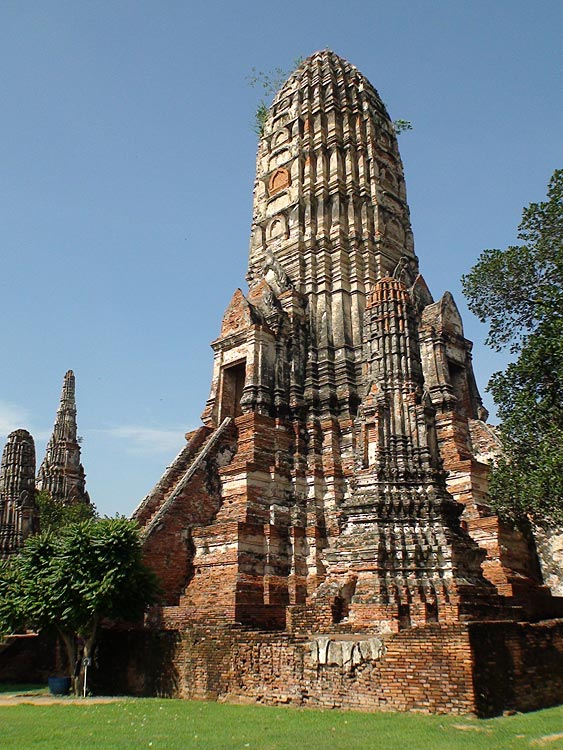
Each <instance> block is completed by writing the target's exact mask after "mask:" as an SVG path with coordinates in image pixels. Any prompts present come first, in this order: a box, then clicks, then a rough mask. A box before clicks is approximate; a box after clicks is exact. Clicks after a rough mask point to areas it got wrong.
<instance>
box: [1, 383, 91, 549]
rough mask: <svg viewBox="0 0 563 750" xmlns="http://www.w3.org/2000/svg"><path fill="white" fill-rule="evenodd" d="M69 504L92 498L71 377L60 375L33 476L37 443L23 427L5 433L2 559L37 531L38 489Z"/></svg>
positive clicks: (2, 481) (2, 493)
mask: <svg viewBox="0 0 563 750" xmlns="http://www.w3.org/2000/svg"><path fill="white" fill-rule="evenodd" d="M38 492H46V493H47V494H48V495H49V496H50V497H51V498H52V499H53V500H56V501H57V502H60V503H63V504H65V505H71V504H75V503H88V504H89V503H90V497H89V495H88V493H87V491H86V475H85V473H84V467H83V466H82V463H81V460H80V445H79V442H78V437H77V427H76V398H75V378H74V373H73V372H72V370H69V371H68V372H67V373H66V374H65V376H64V382H63V389H62V393H61V400H60V405H59V409H58V411H57V416H56V419H55V425H54V428H53V434H52V435H51V437H50V439H49V442H48V444H47V451H46V454H45V458H44V459H43V462H42V464H41V466H40V468H39V472H38V474H37V478H36V476H35V445H34V441H33V437H32V436H31V435H30V433H29V432H28V431H27V430H23V429H20V430H15V431H14V432H12V433H11V434H10V435H8V441H7V443H6V445H5V447H4V452H3V454H2V464H1V466H0V559H6V558H8V557H9V556H10V555H12V554H14V553H15V552H17V551H18V550H19V549H20V548H21V546H22V544H23V542H24V541H25V539H26V538H27V537H28V536H29V535H30V534H32V533H35V532H37V531H39V526H40V524H39V518H38V511H37V504H36V501H35V500H36V494H37V493H38Z"/></svg>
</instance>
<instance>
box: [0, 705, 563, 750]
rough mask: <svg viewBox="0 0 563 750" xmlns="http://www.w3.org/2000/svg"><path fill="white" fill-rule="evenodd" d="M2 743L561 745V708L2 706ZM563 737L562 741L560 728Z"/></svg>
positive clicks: (448, 749)
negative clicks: (493, 711)
mask: <svg viewBox="0 0 563 750" xmlns="http://www.w3.org/2000/svg"><path fill="white" fill-rule="evenodd" d="M0 727H1V730H0V747H1V748H2V750H31V749H32V748H48V750H63V749H64V750H68V748H73V750H98V748H99V749H100V750H101V749H102V748H103V749H104V750H132V749H133V748H135V750H141V749H143V748H147V749H149V748H150V750H180V749H181V750H190V749H191V748H197V749H198V750H238V749H239V748H240V750H246V748H250V750H252V749H253V748H254V750H317V749H318V750H321V748H322V750H356V749H358V750H359V749H360V748H361V749H362V750H371V749H376V748H381V749H382V750H422V749H423V748H424V750H442V749H443V750H465V749H466V748H467V749H470V750H473V749H474V748H483V750H485V749H486V750H511V749H512V748H515V749H517V750H523V749H524V748H546V749H547V750H563V707H558V708H551V709H547V710H544V711H537V712H535V713H530V714H520V715H516V716H507V717H501V718H498V719H490V720H486V721H480V720H478V719H472V718H467V717H454V716H423V715H419V714H386V713H375V714H365V713H352V712H344V711H319V710H313V709H305V710H300V709H294V708H271V707H266V706H255V705H251V706H233V705H225V704H217V703H198V702H190V701H179V700H160V699H125V700H123V701H120V702H118V703H109V704H94V703H89V702H88V699H86V700H85V701H84V702H83V703H79V704H70V703H69V704H66V705H65V704H63V705H58V704H55V705H41V706H34V705H17V706H1V707H0ZM558 734H559V735H560V736H559V738H557V736H556V735H558Z"/></svg>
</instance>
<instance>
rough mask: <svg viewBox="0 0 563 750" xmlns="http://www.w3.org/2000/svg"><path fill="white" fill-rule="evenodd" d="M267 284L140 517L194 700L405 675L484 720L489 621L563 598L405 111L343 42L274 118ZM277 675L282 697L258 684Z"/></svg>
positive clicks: (264, 234)
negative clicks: (411, 657) (482, 381)
mask: <svg viewBox="0 0 563 750" xmlns="http://www.w3.org/2000/svg"><path fill="white" fill-rule="evenodd" d="M247 280H248V292H247V293H246V294H245V293H243V291H241V290H240V289H238V290H236V291H235V293H234V295H233V297H232V299H231V302H230V304H229V305H228V307H227V310H226V312H225V315H224V318H223V323H222V326H221V331H220V333H219V336H218V338H217V339H216V340H215V341H213V342H212V348H213V352H214V363H213V376H212V383H211V390H210V394H209V398H208V400H207V403H206V405H205V409H204V412H203V415H202V420H203V425H202V426H201V427H199V428H198V429H196V430H194V431H193V432H192V433H189V434H188V435H187V436H186V438H187V444H186V445H185V446H184V447H183V448H182V450H181V451H180V453H179V454H178V456H177V458H176V459H175V460H174V461H173V462H172V464H171V465H170V466H169V467H168V469H167V470H166V472H165V474H164V475H163V477H162V479H161V480H160V481H159V482H158V483H157V485H156V486H155V488H154V489H153V490H152V491H151V492H150V493H149V494H148V495H147V496H146V498H145V499H144V500H143V501H142V502H141V504H140V505H139V507H138V508H137V510H136V511H135V514H134V517H135V518H136V519H137V520H138V521H139V523H140V525H141V526H142V528H143V534H144V553H145V558H146V560H147V562H148V563H149V564H150V565H151V566H152V567H153V568H154V569H155V570H156V571H157V572H158V574H159V575H160V576H161V579H162V581H163V588H164V596H165V603H164V606H162V607H160V608H157V609H155V610H154V611H153V612H152V614H151V618H150V624H151V626H152V627H154V628H162V629H165V630H178V631H180V632H181V633H182V637H183V638H184V639H185V640H184V646H183V647H182V649H183V650H182V649H180V650H179V651H178V654H180V653H181V654H183V655H181V656H177V658H178V659H189V660H190V662H189V668H188V666H187V665H186V663H184V662H182V663H181V669H182V670H183V673H188V672H190V669H192V668H193V670H194V675H196V676H195V677H194V685H195V684H196V683H197V687H194V688H193V689H191V688H189V687H186V686H184V690H183V694H187V695H198V696H201V690H202V688H201V686H202V685H203V684H205V685H211V684H212V685H216V686H222V687H221V688H220V689H219V688H218V690H219V692H221V690H224V691H226V692H227V693H229V694H233V695H235V694H240V691H241V690H242V692H244V691H245V690H248V691H249V693H248V694H249V695H252V696H254V697H257V698H258V697H260V696H262V697H260V699H265V700H268V699H270V700H272V701H274V700H277V699H279V700H281V697H280V696H279V695H278V692H279V690H280V683H281V682H283V683H284V685H285V684H287V690H288V692H290V693H291V694H292V695H294V696H296V701H297V702H300V701H302V702H305V701H306V700H307V696H309V697H311V696H313V695H317V696H322V695H323V686H324V687H326V689H327V690H328V693H326V700H327V701H333V705H348V706H354V705H361V707H363V708H365V707H369V706H372V707H384V706H385V701H386V698H385V696H386V695H390V694H391V693H390V692H389V687H390V684H391V682H392V681H393V679H394V677H393V675H395V678H396V679H397V680H398V682H397V685H399V684H400V687H397V685H395V686H394V687H393V690H394V691H395V692H394V693H393V694H394V695H395V698H394V702H389V703H388V705H389V706H391V705H392V706H394V707H417V708H425V707H426V708H431V710H439V709H440V701H442V702H443V704H444V705H445V704H446V702H447V700H448V698H447V695H448V694H450V695H456V696H457V697H456V698H455V699H452V700H455V701H456V703H455V708H456V710H470V709H471V707H472V706H474V705H476V701H477V697H476V695H475V693H473V692H472V690H473V688H472V684H473V682H472V679H473V670H474V667H475V664H474V662H473V661H472V660H473V659H474V658H477V657H474V654H476V653H477V652H479V653H483V654H484V653H485V650H481V651H479V650H478V649H474V648H473V647H472V645H471V637H470V634H471V632H473V631H471V629H470V628H469V623H475V622H491V621H492V620H495V621H502V622H504V623H506V628H505V629H504V630H502V633H503V634H504V633H509V632H511V631H510V627H509V625H508V624H509V623H512V622H514V621H515V620H518V619H524V618H525V617H534V618H535V619H540V618H541V617H542V616H544V615H546V614H549V615H550V616H554V615H555V614H557V613H560V614H561V613H563V607H562V606H561V602H558V601H557V600H555V598H552V597H550V596H549V592H548V591H547V590H546V589H545V587H543V586H542V584H541V579H540V577H539V575H538V569H537V566H536V565H535V564H534V561H533V549H532V546H531V545H530V544H529V540H526V539H524V538H523V537H518V538H517V536H518V535H517V534H516V532H513V531H511V530H510V529H508V528H506V527H504V526H503V525H502V524H500V522H498V519H496V517H495V516H494V514H493V512H492V510H491V508H490V506H489V504H488V495H487V474H488V468H487V465H486V464H485V463H484V462H483V461H481V460H480V456H481V455H482V454H483V453H484V452H486V450H487V446H488V445H489V443H492V442H494V435H493V433H492V432H491V430H490V428H488V427H487V425H486V424H485V422H484V420H485V419H486V418H487V414H486V411H485V409H484V408H483V405H482V401H481V397H480V395H479V391H478V388H477V384H476V382H475V377H474V374H473V368H472V360H471V342H469V341H467V339H465V337H464V333H463V325H462V322H461V318H460V316H459V312H458V310H457V308H456V305H455V302H454V300H453V298H452V296H451V294H449V293H448V292H446V293H445V294H444V295H443V297H442V298H441V299H440V300H438V301H435V300H434V299H433V297H432V295H431V293H430V291H429V289H428V286H427V285H426V282H425V281H424V278H423V277H422V276H421V274H420V272H419V265H418V258H417V256H416V254H415V252H414V242H413V235H412V230H411V226H410V219H409V209H408V205H407V200H406V189H405V180H404V176H403V168H402V164H401V159H400V155H399V150H398V145H397V138H396V135H395V129H394V126H393V123H392V122H391V120H390V118H389V115H388V114H387V111H386V109H385V107H384V105H383V103H382V101H381V99H380V97H379V95H378V94H377V92H376V90H375V89H374V88H373V86H372V85H371V84H370V83H369V81H367V79H366V78H365V77H364V76H363V75H362V74H361V73H359V72H358V70H356V68H355V67H354V66H353V65H351V64H350V63H348V62H346V61H345V60H342V59H341V58H340V57H338V56H337V55H335V54H334V53H333V52H331V51H330V50H323V51H321V52H317V53H315V54H314V55H312V56H311V57H309V58H308V59H307V60H305V61H304V62H303V63H302V64H301V65H300V66H299V68H298V69H297V70H296V71H295V72H294V73H293V74H292V75H291V76H290V77H289V78H288V80H287V82H286V83H285V84H284V86H283V87H282V88H281V90H280V91H279V92H278V94H277V95H276V97H275V99H274V101H273V104H272V106H271V108H270V110H269V114H268V117H267V119H266V121H265V123H264V128H263V132H262V135H261V137H260V142H259V147H258V156H257V168H256V182H255V188H254V207H253V217H252V228H251V239H250V254H249V264H248V273H247ZM511 550H517V551H518V553H517V554H516V555H513V554H511ZM240 626H244V627H245V628H247V629H248V630H247V631H245V632H246V633H247V634H246V635H241V636H240V638H239V636H237V637H236V638H234V637H233V636H232V633H233V632H234V631H233V628H235V629H236V628H239V627H240ZM252 629H254V630H256V629H257V630H259V631H260V633H259V634H258V633H256V634H254V635H251V632H252ZM264 631H266V632H268V633H271V632H273V631H277V632H278V633H279V637H278V636H276V637H272V638H270V636H269V635H268V636H265V635H264ZM556 631H557V635H553V634H554V633H556ZM202 632H205V636H202V635H201V634H202ZM475 632H476V631H475ZM479 632H481V631H479ZM499 632H500V630H499ZM282 633H283V635H282ZM550 633H551V635H550V636H549V638H551V637H552V636H553V638H556V639H558V638H559V635H558V633H559V631H558V630H557V628H555V629H554V630H553V632H552V631H550ZM502 637H504V635H503V636H502ZM507 637H508V636H507ZM245 638H246V642H247V643H248V653H250V654H251V656H248V658H246V657H245V660H244V664H246V665H247V667H246V669H247V671H246V672H244V669H245V667H243V666H241V665H240V664H239V669H241V670H243V674H242V676H241V677H240V681H238V677H237V678H236V679H235V680H234V682H232V670H233V667H232V665H233V664H234V663H235V662H236V660H237V658H236V655H235V650H236V652H237V653H239V651H238V649H240V653H246V651H247V649H246V647H244V646H243V647H241V643H242V642H243V641H244V639H245ZM549 638H547V641H548V640H549ZM501 640H502V639H501V638H500V637H499V641H498V642H499V643H500V642H501ZM204 642H205V643H204ZM557 642H559V641H558V640H557ZM274 643H275V645H273V644H274ZM186 644H188V645H186ZM206 644H207V645H206ZM209 644H214V645H213V648H212V651H209ZM331 644H332V645H331ZM400 644H403V645H400ZM405 644H411V645H410V646H407V647H408V648H411V646H412V648H413V649H415V650H416V654H417V656H416V659H417V661H416V664H417V666H416V668H410V667H409V664H408V655H407V654H404V653H403V651H404V649H403V646H404V645H405ZM430 644H431V647H430ZM442 646H443V648H442ZM276 649H277V650H276ZM282 651H283V653H284V654H285V656H284V657H283V658H282V657H280V655H279V654H280V653H281V652H282ZM486 658H487V659H488V658H489V656H487V657H486ZM274 659H277V661H276V662H275V664H276V665H277V666H276V667H275V669H274V667H272V663H273V662H272V660H274ZM268 660H269V661H268ZM434 662H435V663H436V664H437V665H438V666H439V669H441V670H442V669H443V670H444V671H443V674H447V675H448V677H447V679H446V681H445V684H444V686H443V688H440V687H437V683H436V681H435V680H434V678H433V677H431V676H432V672H433V669H434V666H433V665H434ZM413 663H414V662H413ZM250 664H252V665H253V666H248V665H250ZM228 665H231V666H228ZM288 665H290V666H288ZM291 665H293V666H291ZM286 667H287V669H286ZM272 671H274V672H275V673H276V675H277V678H276V679H274V678H273V677H272V678H270V677H268V680H269V684H271V685H272V686H273V685H274V684H275V685H276V687H275V688H274V687H272V693H271V694H268V689H267V687H266V688H264V686H263V685H262V686H261V687H260V686H259V685H258V683H257V682H256V678H255V675H256V674H264V675H265V674H268V675H271V673H272ZM282 674H283V678H280V675H282ZM344 674H345V675H346V678H344V677H342V675H344ZM362 674H363V677H362ZM202 675H205V676H204V677H203V676H202ZM405 675H407V676H406V677H405ZM423 675H426V676H423ZM278 678H279V679H278ZM372 678H373V679H372ZM198 679H199V680H200V682H199V683H198ZM444 679H445V678H444ZM374 680H375V682H374ZM258 682H260V680H258ZM235 683H236V685H235ZM446 683H447V684H446ZM407 684H408V690H409V691H412V694H411V697H412V696H415V697H414V698H412V700H411V698H409V699H408V700H406V701H403V702H402V695H403V685H405V686H406V685H407ZM561 684H563V679H562V680H561ZM186 685H187V683H186ZM243 685H244V686H245V687H244V689H243V688H242V687H241V686H243ZM429 685H432V686H431V687H429ZM336 686H337V687H336ZM346 686H347V687H346ZM360 687H361V691H364V692H363V693H362V695H364V696H365V697H364V698H362V700H361V701H360V702H359V703H358V702H357V701H356V700H355V698H354V694H355V691H357V690H359V689H360ZM557 690H559V687H558V688H557ZM331 691H335V692H331ZM440 691H442V692H440ZM180 692H182V688H180ZM210 692H213V691H211V690H210ZM264 692H265V693H266V695H265V697H264V696H263V695H262V694H263V693H264ZM358 694H359V693H358ZM335 696H337V697H335ZM323 700H324V699H323ZM319 701H321V698H319ZM321 702H322V701H321ZM450 703H451V702H450ZM451 705H452V707H454V704H453V703H451Z"/></svg>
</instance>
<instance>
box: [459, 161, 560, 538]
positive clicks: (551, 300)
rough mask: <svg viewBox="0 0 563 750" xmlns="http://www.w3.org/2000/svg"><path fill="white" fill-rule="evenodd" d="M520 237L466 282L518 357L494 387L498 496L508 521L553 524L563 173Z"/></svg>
mask: <svg viewBox="0 0 563 750" xmlns="http://www.w3.org/2000/svg"><path fill="white" fill-rule="evenodd" d="M518 237H519V239H520V240H521V241H522V244H521V245H518V246H511V247H508V248H507V249H506V250H485V252H484V253H483V254H482V255H481V257H480V258H479V260H478V262H477V263H476V265H475V266H474V267H473V268H472V269H471V271H470V273H469V274H467V275H466V276H464V277H463V279H462V283H463V288H464V292H465V295H466V296H467V299H468V301H469V307H470V309H471V310H472V311H473V312H474V313H475V314H476V315H477V317H478V318H479V319H480V320H481V321H482V322H487V323H488V324H489V334H488V338H487V343H488V344H489V345H490V346H492V347H493V348H494V349H496V350H497V351H499V350H500V349H503V348H507V349H508V350H509V351H510V352H512V354H513V355H515V359H514V361H513V362H512V363H511V364H509V365H508V366H507V368H506V369H505V370H504V371H503V372H497V373H495V374H494V375H493V376H492V378H491V380H490V382H489V385H488V390H489V391H490V393H491V394H492V396H493V398H494V400H495V402H496V403H497V404H498V416H499V418H500V420H501V424H500V427H499V432H500V438H501V442H502V448H503V453H502V455H501V456H500V457H499V459H498V460H497V461H496V463H495V465H494V466H493V470H492V472H491V480H490V491H491V499H492V501H493V504H494V505H495V507H496V508H497V510H498V511H499V513H500V514H501V515H502V516H504V517H508V518H512V519H518V518H520V517H523V516H530V517H532V518H533V520H534V521H535V522H536V523H539V524H549V523H553V522H556V521H558V522H560V521H562V520H563V170H556V171H555V172H554V174H553V176H552V178H551V180H550V183H549V186H548V194H547V200H545V201H543V202H541V203H532V204H530V206H528V208H525V209H524V211H523V215H522V222H521V224H520V226H519V234H518Z"/></svg>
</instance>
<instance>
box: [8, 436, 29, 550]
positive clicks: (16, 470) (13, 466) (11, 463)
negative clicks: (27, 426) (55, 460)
mask: <svg viewBox="0 0 563 750" xmlns="http://www.w3.org/2000/svg"><path fill="white" fill-rule="evenodd" d="M36 529H37V513H36V508H35V444H34V442H33V438H32V436H31V435H30V434H29V432H28V431H27V430H15V431H14V432H12V433H11V434H10V435H8V440H7V442H6V445H5V446H4V451H3V453H2V463H1V465H0V559H2V558H7V557H9V556H10V555H11V554H13V553H14V552H17V551H18V550H19V548H20V547H21V545H22V543H23V541H24V539H25V538H26V537H27V536H28V535H29V534H30V533H31V532H32V531H35V530H36Z"/></svg>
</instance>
